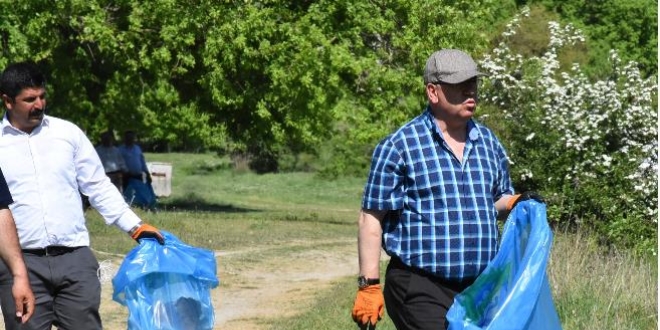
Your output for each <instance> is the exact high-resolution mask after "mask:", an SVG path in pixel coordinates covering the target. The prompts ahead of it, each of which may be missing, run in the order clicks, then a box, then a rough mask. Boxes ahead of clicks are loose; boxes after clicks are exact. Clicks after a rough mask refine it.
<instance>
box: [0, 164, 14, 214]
mask: <svg viewBox="0 0 660 330" xmlns="http://www.w3.org/2000/svg"><path fill="white" fill-rule="evenodd" d="M13 202H14V200H13V199H12V197H11V193H10V192H9V186H7V180H5V175H4V174H2V169H0V206H2V207H7V206H9V204H11V203H13Z"/></svg>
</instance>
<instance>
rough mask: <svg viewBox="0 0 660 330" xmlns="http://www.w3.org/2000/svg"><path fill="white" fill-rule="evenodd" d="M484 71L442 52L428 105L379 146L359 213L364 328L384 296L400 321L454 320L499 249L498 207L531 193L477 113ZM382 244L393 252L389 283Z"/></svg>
mask: <svg viewBox="0 0 660 330" xmlns="http://www.w3.org/2000/svg"><path fill="white" fill-rule="evenodd" d="M482 75H483V74H482V73H480V72H479V71H478V70H477V65H476V63H475V62H474V60H473V59H472V58H471V57H470V56H469V55H468V54H466V53H464V52H462V51H459V50H454V49H444V50H440V51H437V52H435V53H433V54H432V55H431V57H430V58H429V59H428V61H427V63H426V68H425V70H424V84H425V85H426V96H427V98H428V105H427V107H426V110H425V111H424V112H423V113H422V114H421V115H419V116H418V117H416V118H414V119H413V120H411V121H410V122H408V123H407V124H405V125H404V126H402V127H401V128H399V129H398V130H397V131H396V132H394V133H392V134H391V135H389V136H387V137H386V138H385V139H384V140H382V141H381V142H380V143H379V144H378V145H377V146H376V149H375V151H374V154H373V158H372V164H371V171H370V173H369V179H368V180H367V184H366V187H365V191H364V197H363V201H362V210H361V212H360V218H359V232H358V251H359V260H360V261H359V262H360V276H359V278H358V286H359V290H358V293H357V297H356V299H355V304H354V307H353V313H352V316H353V319H354V320H355V322H357V323H358V325H359V326H361V327H363V328H364V327H367V326H369V325H371V326H375V324H376V322H378V320H379V319H380V318H381V317H382V314H383V304H384V303H386V304H387V311H388V315H389V316H390V318H391V319H392V321H393V322H394V324H395V325H396V327H397V328H398V329H433V330H436V329H444V328H446V324H445V323H446V320H445V315H446V313H447V310H448V309H449V307H450V306H451V304H452V303H453V299H454V296H455V295H456V294H458V293H460V292H461V291H463V290H464V289H465V288H467V287H468V286H469V285H470V284H472V282H473V281H474V280H475V278H476V277H477V276H478V275H479V274H480V273H481V272H482V271H483V270H484V269H485V268H486V266H487V265H488V263H489V262H490V261H491V260H492V259H493V258H494V256H495V254H496V253H497V241H498V228H497V218H498V216H502V215H505V214H506V213H508V211H510V210H511V208H512V207H513V205H514V203H515V202H516V201H517V200H519V199H520V200H522V198H519V197H520V195H514V194H513V193H514V191H513V186H512V184H511V178H510V176H509V169H508V159H507V155H506V152H505V150H504V147H503V146H502V145H501V144H500V142H499V141H498V139H497V137H495V135H494V134H493V132H492V131H491V130H490V129H488V128H486V127H485V126H483V125H481V124H479V123H477V122H475V121H474V120H473V119H472V116H473V115H474V112H475V110H476V107H477V86H478V79H479V76H482ZM523 196H524V198H529V196H528V195H526V194H524V195H523ZM381 247H382V248H384V249H385V251H386V252H387V254H388V255H389V256H390V262H389V265H388V267H387V271H386V276H385V287H384V292H383V291H381V287H380V276H379V275H380V269H379V268H380V267H379V266H380V265H379V262H380V253H381V252H380V250H381Z"/></svg>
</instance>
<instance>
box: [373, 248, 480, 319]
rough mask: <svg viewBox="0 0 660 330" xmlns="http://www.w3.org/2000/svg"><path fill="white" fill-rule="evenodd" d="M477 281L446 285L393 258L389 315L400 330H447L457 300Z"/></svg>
mask: <svg viewBox="0 0 660 330" xmlns="http://www.w3.org/2000/svg"><path fill="white" fill-rule="evenodd" d="M473 281H474V280H466V281H463V282H460V283H457V282H448V281H443V280H441V279H438V278H436V277H433V276H430V275H428V274H426V273H424V272H423V271H420V270H417V269H413V268H411V267H408V266H406V265H405V264H403V263H402V262H401V261H400V260H399V259H397V258H395V257H392V259H390V263H389V265H388V266H387V272H386V273H385V288H384V289H383V295H384V296H385V307H386V309H387V315H389V317H390V319H392V322H393V323H394V325H395V326H396V328H397V329H399V330H438V329H447V327H448V326H449V324H448V323H447V321H446V315H447V311H448V310H449V307H451V305H452V304H453V303H454V296H456V295H457V294H458V293H460V292H462V291H463V290H465V288H467V287H468V286H470V284H472V282H473Z"/></svg>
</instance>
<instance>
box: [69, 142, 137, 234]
mask: <svg viewBox="0 0 660 330" xmlns="http://www.w3.org/2000/svg"><path fill="white" fill-rule="evenodd" d="M74 162H75V166H76V173H77V174H76V180H77V181H78V187H80V191H81V192H82V193H83V194H85V195H86V196H88V197H89V203H90V204H91V205H92V207H94V208H95V209H96V210H97V211H98V212H99V214H101V216H102V217H103V219H104V220H105V222H106V224H108V225H110V224H113V225H115V226H117V227H119V228H120V229H122V230H123V231H125V232H128V231H130V230H131V229H132V228H133V227H134V226H135V225H137V224H139V223H140V218H139V217H138V216H137V215H136V214H135V213H134V212H133V211H132V210H131V208H130V207H129V206H128V204H127V203H126V201H125V200H124V197H123V196H122V194H121V193H120V192H119V190H118V189H117V187H115V186H114V185H113V184H112V182H110V179H109V178H108V177H107V176H106V174H105V170H104V169H103V164H101V159H100V158H99V156H98V154H97V153H96V150H95V149H94V146H93V145H92V143H91V142H90V141H89V139H88V138H87V136H85V134H84V133H83V132H82V131H80V133H79V139H78V148H77V150H76V155H75V158H74Z"/></svg>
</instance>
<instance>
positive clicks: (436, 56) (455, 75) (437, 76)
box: [424, 49, 485, 84]
mask: <svg viewBox="0 0 660 330" xmlns="http://www.w3.org/2000/svg"><path fill="white" fill-rule="evenodd" d="M478 76H485V74H484V73H481V72H479V70H477V63H475V62H474V60H473V59H472V57H470V55H468V54H466V53H465V52H463V51H460V50H457V49H443V50H439V51H437V52H435V53H433V54H431V57H429V59H428V60H427V61H426V67H425V68H424V84H428V83H434V84H435V83H447V84H459V83H462V82H464V81H466V80H469V79H471V78H474V77H478Z"/></svg>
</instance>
